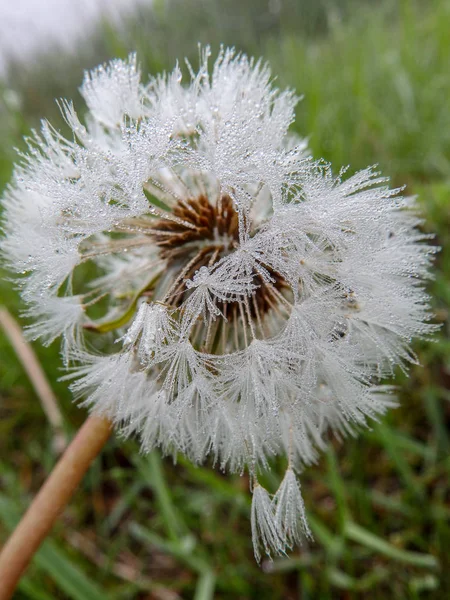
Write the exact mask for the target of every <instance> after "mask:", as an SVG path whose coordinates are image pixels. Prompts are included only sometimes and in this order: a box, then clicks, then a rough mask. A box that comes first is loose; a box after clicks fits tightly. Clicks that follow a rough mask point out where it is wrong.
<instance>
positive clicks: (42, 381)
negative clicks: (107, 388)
mask: <svg viewBox="0 0 450 600" xmlns="http://www.w3.org/2000/svg"><path fill="white" fill-rule="evenodd" d="M0 325H1V326H2V327H3V330H4V332H5V334H6V336H7V338H8V339H9V341H10V343H11V345H12V347H13V348H14V350H15V352H16V355H17V357H18V359H19V360H20V362H21V363H22V366H23V368H24V369H25V371H26V373H27V375H28V377H29V379H30V381H31V384H32V385H33V388H34V390H35V392H36V394H37V396H38V398H39V400H40V402H41V405H42V409H43V410H44V413H45V415H46V416H47V419H48V421H49V423H50V425H51V426H52V428H53V431H54V438H53V447H54V450H55V451H56V452H57V453H58V454H60V453H61V452H62V451H63V450H64V448H65V447H66V446H67V439H66V436H65V434H64V430H63V417H62V415H61V411H60V410H59V406H58V401H57V400H56V397H55V395H54V393H53V390H52V388H51V387H50V384H49V383H48V381H47V378H46V376H45V373H44V371H43V369H42V367H41V365H40V363H39V361H38V359H37V357H36V354H35V353H34V350H33V348H32V347H31V345H30V344H29V343H28V342H27V341H26V339H25V337H24V335H23V332H22V329H21V328H20V327H19V325H18V324H17V322H16V320H15V319H14V317H13V316H12V315H11V313H10V312H9V311H8V310H7V309H6V308H5V307H4V306H0Z"/></svg>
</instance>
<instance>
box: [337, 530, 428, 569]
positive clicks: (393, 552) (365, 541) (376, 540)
mask: <svg viewBox="0 0 450 600" xmlns="http://www.w3.org/2000/svg"><path fill="white" fill-rule="evenodd" d="M344 533H345V535H346V537H347V538H348V539H350V540H352V541H353V542H357V543H358V544H361V545H362V546H365V547H366V548H370V549H371V550H374V551H375V552H379V553H380V554H383V555H384V556H387V557H388V558H391V559H392V560H396V561H399V562H403V563H407V564H410V565H415V566H417V567H423V568H426V569H438V568H439V562H438V560H437V558H436V557H435V556H433V555H432V554H422V553H419V552H410V551H408V550H402V549H400V548H397V547H395V546H393V545H392V544H390V543H389V542H386V540H383V539H382V538H380V537H378V536H377V535H374V534H373V533H371V532H370V531H367V530H366V529H364V528H363V527H361V526H360V525H357V524H356V523H353V522H351V521H349V522H348V523H346V525H345V528H344Z"/></svg>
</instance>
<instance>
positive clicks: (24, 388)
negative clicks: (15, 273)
mask: <svg viewBox="0 0 450 600" xmlns="http://www.w3.org/2000/svg"><path fill="white" fill-rule="evenodd" d="M11 5H12V3H10V2H9V1H8V0H0V23H1V24H2V25H0V191H1V190H2V189H3V187H4V186H5V185H6V184H7V182H8V180H9V178H10V176H11V172H12V165H13V162H14V160H16V159H17V154H16V150H15V148H17V149H19V150H22V149H24V142H23V136H26V135H27V134H29V133H30V131H31V129H32V128H33V127H35V128H36V127H39V120H40V119H41V118H42V117H46V118H48V119H49V120H50V121H51V122H52V123H54V124H55V125H56V126H57V127H58V128H60V129H61V130H62V131H64V130H65V129H64V123H63V121H62V119H61V117H60V116H59V113H58V108H57V105H56V103H55V100H54V99H55V98H59V97H69V98H74V100H75V103H76V105H77V107H78V109H79V110H80V111H81V112H82V110H83V106H82V103H81V100H80V97H79V94H78V91H77V87H78V86H79V84H80V83H81V80H82V76H83V70H84V69H86V68H90V67H93V66H95V65H97V64H98V63H100V62H102V61H104V60H107V59H108V58H110V57H117V56H118V57H125V56H126V55H127V54H128V52H130V51H134V50H136V51H137V53H138V58H139V61H140V63H141V66H142V70H143V72H144V73H145V72H150V73H156V72H159V71H161V70H163V69H171V68H172V67H173V66H174V62H175V60H176V58H180V59H181V60H182V59H183V57H184V56H187V57H188V58H189V59H190V60H191V61H192V63H193V64H194V65H195V64H197V57H198V48H197V43H198V42H201V43H210V44H211V46H212V48H213V50H214V51H216V50H217V49H218V47H219V45H220V43H224V44H227V45H235V46H236V48H238V49H239V50H243V51H245V52H247V53H250V54H252V55H255V56H258V57H259V56H261V55H262V56H264V58H265V59H267V60H268V61H269V62H270V64H271V67H272V70H273V73H274V74H275V75H276V77H277V82H278V84H279V85H280V86H285V85H287V86H290V87H293V88H295V89H296V90H297V92H298V93H299V94H302V95H303V100H302V101H301V103H300V104H299V106H298V109H297V120H296V122H295V125H294V127H295V129H296V130H297V131H298V132H299V133H300V134H301V135H303V136H308V137H309V141H310V147H311V149H312V152H313V154H314V156H315V157H324V158H325V159H327V160H330V161H332V163H333V165H334V168H335V171H338V170H339V169H340V167H341V166H343V165H351V167H350V171H351V172H352V171H354V170H356V169H358V168H362V167H365V166H367V165H369V164H374V163H377V164H378V165H379V167H380V169H381V170H382V171H383V173H384V174H386V175H388V176H390V177H391V180H392V183H393V185H403V184H406V193H407V194H417V195H418V196H419V200H420V205H421V207H422V210H423V215H424V224H423V228H424V230H425V231H427V232H434V233H436V239H435V243H436V245H439V246H441V248H442V249H441V252H440V253H439V254H438V256H437V259H436V263H435V269H434V271H435V280H434V281H433V282H431V283H430V286H429V287H430V291H431V293H432V294H433V298H434V300H433V302H434V307H435V313H436V322H439V323H442V328H441V331H440V333H439V334H438V335H436V337H435V340H434V342H432V343H425V342H422V343H416V344H415V350H416V352H417V354H418V356H419V359H420V362H421V366H417V367H413V368H412V369H411V372H410V377H409V378H407V377H406V376H405V375H403V374H401V373H399V374H398V377H397V381H396V383H397V385H398V386H399V398H400V401H401V406H400V408H398V409H396V410H392V411H391V413H390V414H389V415H388V416H387V417H386V418H384V419H383V421H382V422H381V423H374V424H373V427H372V428H371V430H368V431H365V432H362V433H361V435H360V436H359V437H357V438H355V439H347V440H344V441H339V440H330V446H329V450H328V452H327V453H326V454H324V455H323V456H322V458H321V460H320V462H319V463H318V464H317V465H315V466H312V467H311V468H309V469H307V470H306V471H305V472H304V474H303V477H302V486H303V487H302V489H303V494H304V498H305V503H306V507H307V513H308V518H309V522H310V525H311V529H312V531H313V534H314V537H315V542H314V543H308V544H305V545H304V546H303V547H302V548H300V549H299V550H297V551H295V552H294V553H293V554H292V557H291V558H290V559H288V558H284V557H283V558H279V559H276V560H275V561H274V562H270V561H264V562H263V564H262V565H261V567H258V566H257V565H256V563H255V561H254V558H253V554H252V548H251V535H250V521H249V505H250V496H249V493H248V482H247V480H246V477H245V476H243V477H238V476H236V477H230V476H224V475H223V474H221V473H220V472H218V471H217V470H213V469H212V467H211V465H206V466H205V467H204V468H196V467H193V466H192V465H190V464H189V463H188V462H186V461H185V460H183V459H182V458H181V457H180V459H179V461H178V463H177V464H176V465H174V464H173V463H172V461H169V460H166V459H162V458H161V457H160V456H159V455H158V454H157V453H153V454H151V455H150V456H141V455H140V454H139V446H138V443H137V442H136V441H134V440H127V441H123V440H120V439H117V438H115V439H112V440H111V441H110V442H109V443H108V445H107V447H106V448H105V450H104V452H103V453H102V455H101V457H100V458H99V459H98V460H97V461H96V462H95V464H94V466H93V467H92V469H91V470H90V472H89V473H88V475H87V476H86V478H85V480H84V482H83V484H82V485H81V487H80V489H79V491H78V492H77V494H76V496H75V498H74V499H73V501H72V502H71V504H70V505H69V507H68V508H67V510H66V511H65V513H64V515H63V516H62V518H61V519H60V520H59V522H58V523H57V525H56V526H55V528H54V530H53V532H52V535H51V536H50V538H49V539H48V540H47V541H46V542H45V544H44V545H43V547H42V548H41V550H40V551H39V553H38V554H37V555H36V557H35V559H34V561H33V564H32V565H31V567H30V569H29V570H28V572H27V575H26V577H24V578H23V580H22V582H21V583H20V587H19V590H18V592H17V594H16V598H17V599H18V600H25V599H26V600H50V599H55V598H57V599H71V600H131V599H133V600H134V599H136V600H143V599H157V600H178V599H180V598H182V599H189V598H195V600H208V599H211V598H220V599H222V598H223V599H231V598H233V599H247V598H249V599H250V598H255V599H256V598H258V600H263V599H268V600H269V599H270V600H272V599H274V600H275V599H295V598H299V599H304V600H309V599H311V600H313V599H314V600H316V599H317V600H327V599H333V600H334V599H341V598H342V599H360V598H364V599H369V600H371V599H377V600H378V599H380V600H381V599H382V600H386V599H391V598H392V599H394V598H395V599H403V598H412V599H422V598H424V599H439V600H443V599H445V598H449V597H450V581H449V571H450V557H449V548H450V519H449V518H450V497H449V489H450V484H449V479H448V475H449V472H450V459H449V448H450V435H449V428H448V425H449V422H450V406H449V401H450V340H449V314H448V310H449V304H450V231H449V226H450V69H449V67H450V34H449V32H450V1H449V0H427V1H426V2H425V1H420V0H378V1H377V0H359V1H355V0H269V1H267V0H246V1H243V0H223V1H220V2H219V0H217V1H213V0H153V2H148V1H146V0H140V1H136V2H117V3H111V2H103V4H102V3H101V2H100V0H99V1H98V2H97V3H95V2H94V1H92V2H89V1H88V0H84V2H78V3H76V2H75V1H74V2H70V0H65V1H64V2H62V0H61V2H60V3H55V2H51V1H50V0H40V2H39V3H37V2H32V1H31V0H30V1H29V2H24V1H23V0H22V2H20V1H18V2H16V3H15V5H17V6H16V8H17V7H18V10H13V9H12V8H11ZM34 5H36V6H37V5H38V6H39V11H38V12H33V11H34V8H32V7H33V6H34ZM62 5H64V6H65V8H64V9H63V8H62ZM94 5H95V6H94ZM97 5H98V6H97ZM100 5H101V6H100ZM75 6H76V10H75V8H74V7H75ZM72 9H73V12H70V11H72ZM38 13H39V14H38ZM0 274H1V275H2V282H1V283H0V296H1V304H2V305H4V306H6V307H7V309H8V310H9V311H10V313H11V314H13V315H15V317H16V318H17V319H18V320H19V322H20V324H21V326H22V327H23V326H24V325H26V319H24V318H23V317H21V316H20V311H21V308H23V307H21V304H20V300H19V297H18V295H17V293H16V292H15V291H14V286H13V283H12V282H11V281H9V279H8V274H7V273H6V272H5V271H2V272H1V273H0ZM0 329H1V328H0ZM33 346H34V349H35V351H36V352H37V355H38V358H39V361H40V363H41V365H42V367H43V369H44V371H45V373H46V374H47V376H48V378H49V381H50V384H51V386H52V388H53V390H54V392H55V393H56V395H57V398H58V402H59V406H60V409H61V412H62V414H63V419H64V432H65V434H66V435H67V436H68V437H70V436H72V435H73V434H74V432H75V431H76V429H77V428H78V427H79V426H80V424H81V423H82V422H83V420H84V418H85V417H86V414H85V412H84V411H83V410H82V409H80V408H78V407H76V406H75V405H74V404H73V403H72V400H71V397H70V393H69V392H68V390H67V384H66V383H64V382H61V381H58V379H59V377H61V375H62V371H61V361H60V359H59V354H58V345H57V344H54V345H52V346H50V347H49V348H43V347H41V346H40V345H39V344H34V345H33ZM0 355H1V360H0V543H1V542H2V541H3V540H4V539H5V538H6V536H7V533H8V531H10V530H11V528H12V527H13V526H14V523H15V522H16V521H17V519H18V518H19V516H20V514H22V513H23V511H24V510H25V508H26V506H27V505H28V503H29V502H30V500H31V498H32V497H33V496H34V495H35V493H36V491H37V490H38V489H39V487H40V485H41V484H42V482H43V481H44V479H45V477H46V475H47V474H48V473H49V472H50V470H51V468H52V466H53V465H54V463H55V461H56V460H57V453H56V452H55V443H54V437H55V432H54V430H53V429H52V427H51V426H50V425H49V423H48V421H47V419H46V417H45V415H44V413H43V411H42V407H41V404H40V402H39V399H38V396H37V395H36V394H35V392H34V391H33V388H32V386H31V384H30V383H29V381H28V378H27V376H26V374H25V370H24V367H23V365H22V363H21V361H20V360H19V358H18V357H17V355H16V353H15V352H14V351H13V349H12V346H11V345H10V342H9V340H8V338H7V336H6V335H5V334H4V332H3V331H2V330H0ZM280 467H282V465H277V464H276V463H274V465H273V469H272V471H271V472H270V473H269V475H268V477H267V480H266V482H265V483H266V485H267V486H268V487H272V488H273V489H276V487H277V481H279V477H280V473H281V472H282V469H281V468H280ZM0 586H1V582H0Z"/></svg>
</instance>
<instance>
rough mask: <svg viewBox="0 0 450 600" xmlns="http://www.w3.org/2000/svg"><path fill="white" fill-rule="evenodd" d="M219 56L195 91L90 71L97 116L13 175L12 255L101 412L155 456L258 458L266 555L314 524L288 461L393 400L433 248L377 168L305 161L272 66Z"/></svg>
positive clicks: (410, 358)
mask: <svg viewBox="0 0 450 600" xmlns="http://www.w3.org/2000/svg"><path fill="white" fill-rule="evenodd" d="M209 54H210V53H209V50H208V49H206V50H204V51H203V53H202V55H201V60H200V68H199V70H198V72H194V70H193V68H192V67H191V66H190V65H189V64H188V70H189V73H190V81H189V82H188V85H187V86H183V82H182V75H181V70H180V69H179V67H178V66H177V67H176V68H175V70H174V71H173V73H171V74H168V75H162V76H160V77H157V78H153V79H150V81H149V82H145V83H144V82H142V80H141V74H140V71H139V67H138V65H137V61H136V58H135V56H130V58H129V59H128V60H127V61H120V60H115V61H112V62H111V63H109V64H108V65H105V66H103V67H100V68H98V69H96V70H94V71H93V72H91V73H90V74H87V75H86V77H85V80H84V83H83V85H82V87H81V94H82V96H83V97H84V99H85V101H86V104H87V107H88V109H89V110H88V112H87V115H86V118H85V120H84V122H82V121H81V120H80V119H79V118H78V116H77V113H76V112H75V109H74V107H73V105H72V104H70V103H68V102H62V103H61V109H62V111H63V113H64V116H65V119H66V121H67V124H68V125H69V127H70V128H71V130H72V134H73V135H72V136H71V137H70V139H66V138H64V137H63V136H62V135H61V134H60V133H59V132H58V131H56V130H54V129H53V128H52V127H51V126H50V125H49V124H48V123H44V124H43V126H42V131H41V133H40V134H37V133H34V134H33V136H32V138H31V139H30V140H29V152H28V154H27V155H24V156H23V157H22V161H21V163H20V164H19V165H18V166H17V167H16V170H15V174H14V178H13V181H12V183H11V185H10V187H9V188H8V190H7V192H6V195H5V198H4V205H5V221H4V230H5V234H6V235H5V239H4V241H3V254H4V256H5V257H6V259H7V261H8V264H9V266H10V268H11V269H13V270H15V271H17V272H18V273H19V274H20V277H19V283H20V286H21V288H22V294H23V298H24V300H25V301H26V302H27V303H28V304H29V306H30V309H29V314H32V315H33V316H34V317H35V319H36V322H35V323H34V324H33V325H32V326H31V327H30V330H29V332H30V335H31V336H32V337H34V338H38V337H39V338H41V339H42V340H43V341H44V342H45V343H49V342H51V341H52V340H53V339H55V337H57V336H61V337H62V340H63V356H64V360H65V362H66V365H67V367H68V368H69V369H70V370H71V377H74V376H75V377H78V378H77V379H76V381H75V382H74V383H73V384H72V389H73V391H74V393H75V394H76V397H77V398H82V399H83V402H84V404H85V405H86V406H89V407H90V408H91V410H92V411H93V412H94V413H95V414H97V415H101V416H106V417H107V418H108V419H110V420H111V421H113V423H114V424H115V426H116V427H117V428H118V429H119V430H121V431H122V432H123V433H124V434H125V435H132V434H138V436H140V439H141V442H142V448H143V450H144V451H146V452H147V451H150V450H151V449H153V448H155V447H160V448H162V450H163V451H164V452H165V453H169V454H173V455H176V453H178V452H181V453H183V454H185V455H187V456H188V457H189V458H190V459H191V460H192V461H195V462H196V463H203V462H204V461H205V460H207V459H209V458H210V459H211V460H212V462H214V463H215V464H217V465H219V466H220V468H221V469H223V470H229V471H234V472H240V473H243V472H244V471H245V470H248V472H249V474H250V481H251V485H252V488H253V506H252V515H251V517H252V534H253V541H254V545H255V555H256V557H257V559H258V560H259V559H260V552H261V549H262V550H263V551H265V552H266V553H268V554H270V553H283V552H285V551H286V549H287V548H292V547H293V546H294V545H296V544H298V543H300V542H301V540H302V538H303V537H304V536H305V535H309V530H308V526H307V524H306V518H305V509H304V504H303V500H302V497H301V493H300V486H299V483H298V480H297V478H296V473H297V475H298V474H300V473H301V471H302V469H303V468H304V466H305V465H307V464H309V463H311V462H313V461H314V460H315V459H316V457H317V453H318V452H319V451H320V450H321V449H323V448H324V446H325V445H326V440H327V436H328V435H329V432H330V431H332V432H333V431H334V432H335V433H336V434H338V435H343V434H346V433H349V432H352V431H354V430H355V429H357V428H358V427H360V426H364V425H366V423H367V419H368V418H376V416H377V415H379V414H383V413H384V412H385V410H386V409H387V408H388V407H389V406H392V405H393V404H394V403H395V402H394V399H393V397H392V394H391V389H390V388H388V387H386V386H381V385H380V384H379V382H380V379H381V378H382V377H385V376H386V375H390V374H392V372H393V368H394V366H395V365H401V366H402V367H403V368H406V367H407V365H408V363H411V362H415V361H416V358H415V356H414V354H413V353H412V351H411V349H410V341H411V338H412V337H414V336H419V337H425V336H427V335H429V334H430V333H431V332H432V331H433V330H434V326H433V325H432V324H430V323H429V322H428V320H429V317H430V313H429V306H428V298H427V295H426V293H425V292H424V290H423V282H424V280H425V279H426V278H427V277H429V265H430V262H431V258H432V253H433V249H432V247H431V246H430V245H428V244H427V236H426V235H423V234H422V233H420V231H419V229H418V226H419V225H420V223H421V221H420V218H419V217H418V216H417V214H416V212H415V210H414V200H413V199H411V198H404V197H402V196H401V190H400V189H394V190H391V189H389V187H388V185H387V180H386V179H385V178H383V177H381V176H380V174H379V173H377V171H376V170H374V169H373V168H369V169H366V170H363V171H360V172H358V173H356V174H355V175H353V176H351V177H347V178H346V177H345V176H344V172H341V173H339V174H338V175H334V174H333V172H332V169H331V166H330V165H329V164H327V163H325V162H323V161H316V160H313V159H312V158H311V156H310V155H309V154H308V152H307V149H306V144H305V141H304V140H302V139H299V138H297V137H296V136H294V135H292V134H290V133H289V127H290V125H291V124H292V122H293V119H294V107H295V105H296V102H297V98H296V96H295V95H294V93H293V92H292V91H290V90H285V91H280V90H278V89H277V88H276V87H274V85H273V82H272V80H271V74H270V71H269V69H268V67H267V66H266V65H265V64H263V63H262V62H261V61H258V62H255V61H254V60H252V59H249V58H247V57H246V56H245V55H243V54H236V53H235V52H234V51H233V50H225V49H223V50H221V52H220V54H219V56H218V58H217V60H216V61H215V63H214V64H213V65H212V68H210V66H209ZM278 455H284V456H286V457H287V471H286V475H285V477H284V480H283V481H282V482H281V485H280V488H279V490H278V491H277V492H276V493H275V494H274V495H273V496H271V495H270V494H269V492H268V491H266V490H265V489H264V488H263V487H262V485H261V484H260V483H259V482H258V474H260V472H261V471H263V470H264V469H267V468H269V464H270V460H271V459H272V458H273V457H275V456H278Z"/></svg>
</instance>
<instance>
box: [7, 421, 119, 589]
mask: <svg viewBox="0 0 450 600" xmlns="http://www.w3.org/2000/svg"><path fill="white" fill-rule="evenodd" d="M110 434H111V423H110V421H109V420H107V419H104V418H102V417H98V416H96V415H92V416H91V417H89V418H88V419H87V421H86V422H85V423H84V425H83V426H82V427H81V429H80V430H79V431H78V433H77V435H76V436H75V438H74V439H73V441H72V442H71V444H70V445H69V446H68V448H67V449H66V451H65V452H64V454H63V455H62V457H61V458H60V460H59V461H58V463H57V465H56V467H55V468H54V470H53V472H52V473H51V474H50V476H49V478H48V479H47V481H46V482H45V483H44V485H43V486H42V488H41V490H40V491H39V493H38V495H37V496H36V498H35V499H34V500H33V502H32V504H31V506H30V507H29V508H28V510H27V512H26V513H25V515H24V516H23V518H22V520H21V521H20V523H19V525H18V526H17V527H16V529H15V530H14V532H13V533H12V535H11V537H10V538H9V540H8V541H7V542H6V544H5V546H4V547H3V549H2V551H1V553H0V581H1V586H0V600H8V599H9V598H11V597H12V595H13V593H14V590H15V588H16V585H17V583H18V581H19V579H20V577H21V575H22V573H23V572H24V571H25V569H26V568H27V566H28V564H29V562H30V561H31V559H32V557H33V555H34V553H35V552H36V551H37V549H38V548H39V546H40V544H41V543H42V542H43V540H44V539H45V537H46V536H47V535H48V533H49V532H50V530H51V528H52V527H53V524H54V522H55V521H56V519H57V518H58V516H59V515H60V513H61V512H62V511H63V510H64V508H65V506H66V504H67V503H68V501H69V500H70V498H71V497H72V495H73V493H74V492H75V490H76V488H77V486H78V484H79V483H80V481H81V479H82V478H83V476H84V474H85V473H86V471H87V470H88V468H89V466H90V464H91V463H92V461H93V460H94V459H95V458H96V456H97V455H98V453H99V452H100V450H101V449H102V448H103V446H104V445H105V443H106V442H107V440H108V438H109V436H110Z"/></svg>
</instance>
